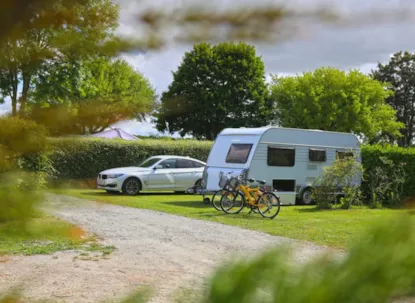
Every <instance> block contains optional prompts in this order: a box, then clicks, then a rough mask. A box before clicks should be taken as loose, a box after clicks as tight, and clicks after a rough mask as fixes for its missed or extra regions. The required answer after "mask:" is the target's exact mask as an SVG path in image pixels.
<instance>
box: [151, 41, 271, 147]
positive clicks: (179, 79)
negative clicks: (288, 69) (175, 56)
mask: <svg viewBox="0 0 415 303" xmlns="http://www.w3.org/2000/svg"><path fill="white" fill-rule="evenodd" d="M173 78H174V79H173V82H172V83H171V84H170V86H169V88H168V90H167V91H166V92H164V93H163V94H162V97H161V107H160V110H159V113H158V114H157V129H158V130H159V131H166V130H167V131H169V132H170V133H173V132H175V131H179V132H180V134H181V135H182V136H183V135H185V134H191V135H193V136H194V137H196V138H205V139H210V140H212V139H214V138H215V136H216V135H217V134H218V133H219V132H220V131H221V130H222V129H223V128H225V127H240V126H246V127H254V126H261V125H265V124H267V118H266V116H267V108H266V96H267V87H266V85H265V80H264V79H265V76H264V63H263V62H262V59H261V58H260V57H258V56H257V55H256V53H255V48H254V47H253V46H250V45H248V44H245V43H238V44H233V43H222V44H218V45H215V46H212V45H210V44H207V43H201V44H197V45H195V46H194V47H193V50H192V51H190V52H187V53H186V54H185V55H184V58H183V61H182V63H181V65H180V66H179V68H178V70H177V71H176V72H174V73H173Z"/></svg>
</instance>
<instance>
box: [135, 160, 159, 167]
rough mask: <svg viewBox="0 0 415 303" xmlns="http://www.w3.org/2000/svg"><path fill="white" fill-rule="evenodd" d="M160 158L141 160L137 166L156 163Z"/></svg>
mask: <svg viewBox="0 0 415 303" xmlns="http://www.w3.org/2000/svg"><path fill="white" fill-rule="evenodd" d="M160 160H161V159H160V158H150V159H147V160H145V161H144V162H141V164H140V165H138V167H150V166H153V165H154V164H156V163H157V162H158V161H160Z"/></svg>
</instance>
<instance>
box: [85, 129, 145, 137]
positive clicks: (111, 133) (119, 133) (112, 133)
mask: <svg viewBox="0 0 415 303" xmlns="http://www.w3.org/2000/svg"><path fill="white" fill-rule="evenodd" d="M91 136H92V137H98V138H107V139H123V140H140V139H139V138H137V137H136V136H133V135H131V134H129V133H127V132H125V131H123V130H122V129H119V128H112V129H109V130H106V131H103V132H100V133H96V134H93V135H91Z"/></svg>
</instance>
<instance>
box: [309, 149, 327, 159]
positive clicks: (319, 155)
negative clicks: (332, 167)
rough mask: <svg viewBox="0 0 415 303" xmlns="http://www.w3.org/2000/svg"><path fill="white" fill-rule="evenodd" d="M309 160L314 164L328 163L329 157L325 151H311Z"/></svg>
mask: <svg viewBox="0 0 415 303" xmlns="http://www.w3.org/2000/svg"><path fill="white" fill-rule="evenodd" d="M308 159H309V160H310V161H313V162H326V160H327V155H326V151H325V150H324V149H311V148H310V149H309V150H308Z"/></svg>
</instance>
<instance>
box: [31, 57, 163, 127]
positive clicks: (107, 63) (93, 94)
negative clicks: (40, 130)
mask: <svg viewBox="0 0 415 303" xmlns="http://www.w3.org/2000/svg"><path fill="white" fill-rule="evenodd" d="M154 102H155V90H154V89H153V87H152V86H151V85H150V83H149V81H148V80H147V79H146V78H145V77H144V76H143V75H142V74H140V73H138V72H136V71H135V70H134V68H133V67H132V66H131V65H129V64H128V63H127V62H125V61H123V60H112V59H110V58H105V57H103V58H95V59H89V60H83V61H76V62H66V63H65V64H60V63H56V64H53V65H49V66H48V67H47V68H46V69H44V70H43V71H41V72H40V73H39V75H38V76H37V78H36V79H35V82H34V88H33V92H32V94H31V98H30V109H31V112H30V117H31V118H32V119H34V120H35V121H38V122H39V123H41V124H45V125H46V126H48V128H49V129H50V131H51V133H52V134H61V133H66V134H67V133H70V134H87V133H96V132H100V131H103V130H104V129H105V128H107V127H109V126H110V125H112V124H114V123H116V122H118V121H121V120H127V119H135V118H136V119H139V120H140V119H142V118H144V116H145V115H146V114H148V113H150V112H151V111H152V110H153V108H154ZM52 113H53V114H52Z"/></svg>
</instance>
